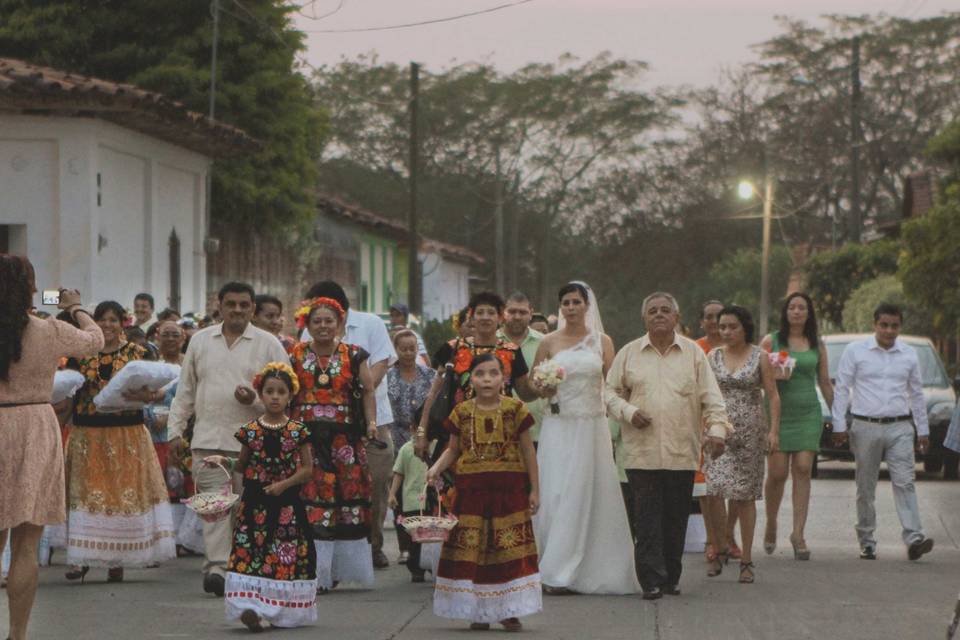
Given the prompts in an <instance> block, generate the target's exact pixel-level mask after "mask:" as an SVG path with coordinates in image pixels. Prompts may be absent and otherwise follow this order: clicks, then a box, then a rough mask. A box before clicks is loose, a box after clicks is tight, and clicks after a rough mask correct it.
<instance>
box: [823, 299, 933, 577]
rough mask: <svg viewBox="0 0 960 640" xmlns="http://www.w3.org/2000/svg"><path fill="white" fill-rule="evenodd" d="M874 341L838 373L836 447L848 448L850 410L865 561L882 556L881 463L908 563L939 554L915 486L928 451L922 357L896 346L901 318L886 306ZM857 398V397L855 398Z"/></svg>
mask: <svg viewBox="0 0 960 640" xmlns="http://www.w3.org/2000/svg"><path fill="white" fill-rule="evenodd" d="M873 320H874V325H873V326H874V332H875V333H874V335H873V337H871V338H867V339H866V340H860V341H857V342H853V343H851V344H849V345H847V348H846V349H845V350H844V352H843V356H842V357H841V358H840V365H839V367H838V368H837V380H836V388H835V391H834V396H833V397H834V401H833V442H834V444H835V445H836V446H840V445H842V444H843V443H844V442H846V441H847V439H848V436H847V415H846V414H847V407H848V406H849V407H850V415H851V417H852V418H853V422H852V424H851V426H850V434H849V440H850V450H851V451H852V452H853V456H854V458H855V459H856V463H857V527H856V529H857V537H858V538H859V540H860V557H861V558H862V559H864V560H873V559H875V558H876V557H877V539H876V537H874V531H875V530H876V527H877V512H876V509H875V508H874V501H875V497H876V489H877V477H878V476H879V474H880V462H881V461H885V462H886V463H887V469H888V470H889V472H890V484H891V485H892V486H893V501H894V504H895V505H896V508H897V516H898V517H899V518H900V524H901V526H902V527H903V542H904V544H906V545H907V557H908V558H909V559H910V560H917V559H919V558H920V556H922V555H923V554H925V553H929V552H930V551H931V550H932V549H933V539H932V538H927V537H926V536H925V535H924V533H923V526H922V525H921V524H920V507H919V505H918V504H917V490H916V488H915V487H914V479H915V471H914V465H915V464H916V460H915V459H914V453H913V448H914V444H913V436H914V431H913V427H914V425H916V429H917V448H918V449H919V450H920V453H921V454H923V453H926V452H927V449H928V448H929V447H930V427H929V425H928V423H927V404H926V401H925V400H924V398H923V380H922V378H921V376H920V364H919V361H918V359H917V352H916V351H914V350H913V349H912V348H911V347H909V346H907V345H906V344H904V343H903V341H901V340H898V339H897V338H898V336H899V335H900V327H901V325H902V324H903V312H902V311H901V310H900V308H899V307H897V306H896V305H892V304H881V305H880V306H879V307H877V309H876V311H874V312H873ZM851 396H852V397H851Z"/></svg>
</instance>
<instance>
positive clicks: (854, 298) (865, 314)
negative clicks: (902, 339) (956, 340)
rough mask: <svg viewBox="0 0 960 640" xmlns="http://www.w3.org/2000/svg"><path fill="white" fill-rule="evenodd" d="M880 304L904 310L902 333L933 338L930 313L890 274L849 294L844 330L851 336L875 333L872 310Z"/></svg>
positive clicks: (875, 279)
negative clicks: (890, 304) (911, 300)
mask: <svg viewBox="0 0 960 640" xmlns="http://www.w3.org/2000/svg"><path fill="white" fill-rule="evenodd" d="M881 302H889V303H892V304H895V305H898V306H899V307H900V308H902V309H903V333H909V334H913V335H921V336H931V335H933V333H934V332H933V323H932V321H931V317H930V313H929V312H928V311H927V310H925V309H922V308H918V307H917V306H916V305H913V304H911V303H910V302H909V301H908V299H907V296H906V294H905V293H904V292H903V285H902V284H901V283H900V281H899V280H897V278H896V277H895V276H891V275H883V276H880V277H879V278H874V279H873V280H868V281H866V282H864V283H863V284H861V285H860V286H859V287H857V288H856V289H855V290H854V292H853V293H851V294H850V298H849V299H848V300H847V304H846V305H845V306H844V309H843V330H844V331H847V332H849V333H872V332H873V311H874V309H876V308H877V306H878V305H879V304H880V303H881Z"/></svg>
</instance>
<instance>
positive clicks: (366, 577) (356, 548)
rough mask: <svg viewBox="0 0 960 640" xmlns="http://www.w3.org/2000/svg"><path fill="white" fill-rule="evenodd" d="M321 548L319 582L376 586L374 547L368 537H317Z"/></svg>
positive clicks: (316, 543) (325, 585)
mask: <svg viewBox="0 0 960 640" xmlns="http://www.w3.org/2000/svg"><path fill="white" fill-rule="evenodd" d="M313 544H314V546H315V547H316V549H317V586H318V587H321V588H324V589H331V588H333V583H334V582H337V583H340V584H351V585H356V586H359V587H362V588H364V589H370V588H372V587H373V549H372V547H371V546H370V543H369V542H368V541H367V539H366V538H363V539H360V540H329V541H328V540H315V541H314V543H313Z"/></svg>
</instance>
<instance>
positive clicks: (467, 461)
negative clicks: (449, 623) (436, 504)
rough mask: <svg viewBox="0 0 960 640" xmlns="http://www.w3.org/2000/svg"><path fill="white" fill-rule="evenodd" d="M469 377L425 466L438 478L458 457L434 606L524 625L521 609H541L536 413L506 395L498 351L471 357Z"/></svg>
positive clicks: (485, 625)
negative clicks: (435, 456) (433, 458)
mask: <svg viewBox="0 0 960 640" xmlns="http://www.w3.org/2000/svg"><path fill="white" fill-rule="evenodd" d="M470 384H471V387H472V389H473V392H474V397H473V398H471V399H469V400H466V401H464V402H461V403H460V404H458V405H457V406H456V407H455V408H454V410H453V412H452V413H451V414H450V417H449V419H447V421H446V423H445V426H446V428H447V430H448V431H449V432H450V442H449V444H448V446H447V449H446V451H444V452H443V454H442V455H441V456H440V459H439V460H437V462H436V464H434V465H433V467H431V468H430V470H429V471H428V472H427V481H428V482H430V483H436V481H437V479H438V478H439V477H440V474H442V473H443V472H444V471H445V470H446V469H447V468H448V467H450V466H451V465H452V464H454V463H456V487H457V497H456V500H455V504H454V505H453V507H452V511H453V513H455V514H456V515H457V517H458V518H459V524H458V525H457V527H456V528H455V529H454V530H453V531H452V532H451V534H450V539H449V540H447V541H446V542H445V543H444V545H443V551H442V552H441V556H440V566H439V568H438V570H437V581H436V589H435V592H434V596H433V612H434V613H435V614H436V615H438V616H442V617H444V618H454V619H461V620H462V619H466V620H470V621H471V624H470V628H471V629H474V630H485V629H489V628H490V623H491V622H499V623H500V624H501V625H503V627H504V628H505V629H506V630H507V631H519V630H520V629H521V628H522V625H521V624H520V620H519V618H520V617H521V616H526V615H530V614H533V613H537V612H538V611H540V610H541V609H542V596H541V589H542V586H541V584H540V573H539V569H538V566H537V545H536V541H535V540H534V537H533V523H532V521H531V515H532V514H534V513H536V512H537V508H538V507H539V505H540V497H539V495H540V487H539V478H538V472H537V454H536V451H535V449H534V447H533V440H532V438H531V437H530V431H529V429H530V427H532V426H533V417H532V416H531V415H530V412H529V411H528V410H527V407H526V406H525V405H524V404H523V402H521V401H520V400H516V399H514V398H511V397H507V396H504V395H501V390H502V388H503V364H502V362H501V361H500V359H498V358H497V356H496V355H494V354H492V353H485V354H482V355H478V356H476V357H474V358H473V362H472V363H471V365H470Z"/></svg>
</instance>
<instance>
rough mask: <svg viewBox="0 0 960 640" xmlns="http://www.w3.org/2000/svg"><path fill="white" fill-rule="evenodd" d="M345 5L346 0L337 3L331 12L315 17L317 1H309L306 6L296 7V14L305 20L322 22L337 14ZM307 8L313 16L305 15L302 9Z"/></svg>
mask: <svg viewBox="0 0 960 640" xmlns="http://www.w3.org/2000/svg"><path fill="white" fill-rule="evenodd" d="M346 4H347V0H340V2H339V3H337V6H336V7H335V8H334V9H333V10H332V11H328V12H326V13H322V14H320V15H319V16H318V15H317V0H310V2H307V3H306V4H302V5H300V6H298V7H297V13H299V14H300V15H301V16H303V17H304V18H306V19H307V20H315V21H316V20H323V19H324V18H329V17H330V16H332V15H334V14H337V13H339V12H340V10H341V9H343V7H344V6H345V5H346ZM307 7H310V8H311V9H312V13H313V15H307V14H306V13H305V12H304V9H306V8H307Z"/></svg>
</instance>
